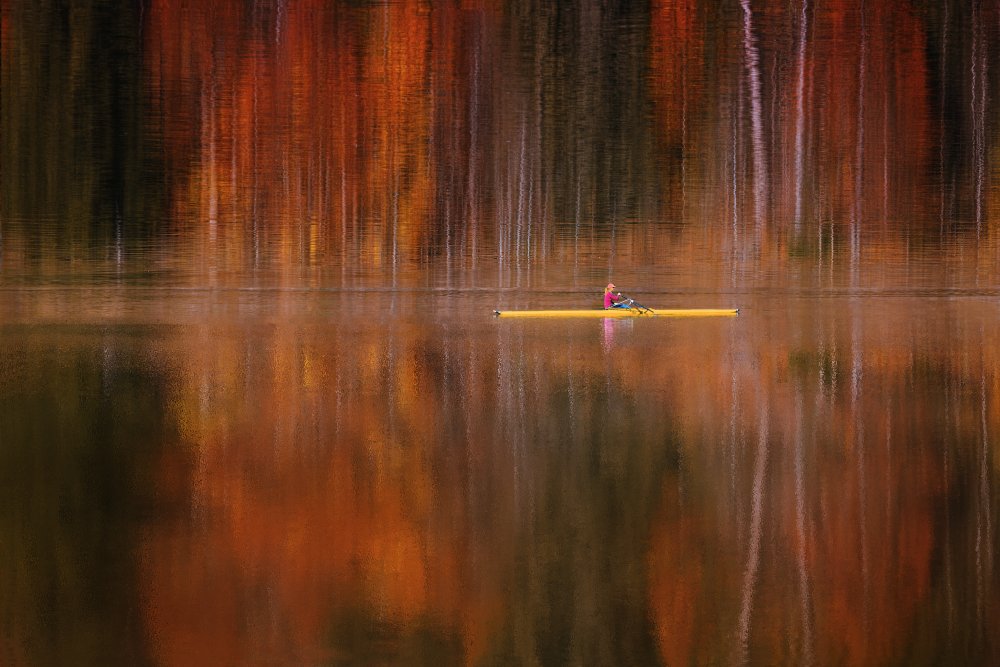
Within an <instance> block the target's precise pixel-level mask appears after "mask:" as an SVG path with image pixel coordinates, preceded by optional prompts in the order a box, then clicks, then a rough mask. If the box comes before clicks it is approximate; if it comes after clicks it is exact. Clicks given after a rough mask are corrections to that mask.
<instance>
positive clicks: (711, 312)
mask: <svg viewBox="0 0 1000 667" xmlns="http://www.w3.org/2000/svg"><path fill="white" fill-rule="evenodd" d="M493 314H494V315H495V316H496V317H615V318H623V317H736V316H737V315H739V314H740V309H739V308H667V309H658V310H654V309H652V308H645V309H642V310H640V309H637V308H608V309H607V310H604V309H603V308H601V309H594V310H494V311H493Z"/></svg>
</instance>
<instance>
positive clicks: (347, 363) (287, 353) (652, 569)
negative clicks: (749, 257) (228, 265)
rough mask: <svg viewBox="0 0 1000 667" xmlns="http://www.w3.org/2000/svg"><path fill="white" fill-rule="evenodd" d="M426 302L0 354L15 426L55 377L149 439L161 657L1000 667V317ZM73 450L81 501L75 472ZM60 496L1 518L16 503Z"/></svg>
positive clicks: (146, 476)
mask: <svg viewBox="0 0 1000 667" xmlns="http://www.w3.org/2000/svg"><path fill="white" fill-rule="evenodd" d="M425 296H426V297H427V298H426V299H425V302H424V303H421V302H420V301H418V300H406V301H398V299H399V297H398V295H395V296H394V295H392V294H391V293H383V294H381V295H373V296H370V297H369V299H370V301H369V303H370V304H371V306H372V309H371V315H370V316H367V317H366V316H363V315H359V314H358V313H357V312H352V308H351V306H352V303H353V297H352V296H351V295H343V294H339V295H338V294H336V293H327V294H315V293H307V292H298V293H283V294H279V295H276V294H275V293H273V292H267V293H264V294H258V295H256V296H253V297H248V296H247V295H246V294H242V295H240V294H233V293H227V292H217V293H214V294H213V296H212V297H211V298H210V299H207V300H206V301H202V302H197V301H192V300H191V299H192V297H191V295H190V294H187V293H182V294H180V295H175V296H174V297H172V299H164V298H163V295H162V294H159V295H158V297H157V298H156V299H152V300H150V301H149V302H144V303H143V302H140V303H136V304H134V306H135V311H133V314H132V316H137V314H136V313H138V316H141V317H147V314H145V313H144V309H146V308H150V307H153V308H155V307H160V306H161V305H162V303H163V302H164V301H168V302H169V301H172V306H173V308H174V310H176V311H178V312H184V310H185V309H184V308H183V306H184V305H185V304H186V305H187V307H188V309H187V310H188V312H191V313H193V315H191V316H190V318H189V319H188V320H187V321H186V322H184V323H180V324H174V325H170V326H163V325H155V326H142V325H130V324H127V323H126V322H124V321H121V322H120V323H119V324H114V323H113V322H114V318H109V317H107V316H105V317H102V318H101V320H102V322H103V324H101V325H99V326H96V327H95V326H94V325H88V324H86V323H81V324H79V325H76V326H77V328H76V329H67V326H69V325H59V324H48V325H46V324H35V325H30V326H32V327H34V328H33V329H32V330H33V332H34V334H33V338H32V340H35V341H37V342H38V347H34V346H33V345H34V344H29V343H27V342H26V341H28V340H29V339H27V338H25V336H24V334H23V331H21V330H20V329H19V328H18V327H19V326H28V325H18V324H16V322H15V323H9V324H8V325H7V326H6V327H5V328H4V329H2V330H0V334H2V335H3V338H4V341H5V345H4V349H5V350H7V351H9V352H8V353H7V354H6V355H5V357H6V362H5V363H4V364H3V365H2V368H3V369H4V371H3V376H2V379H3V382H2V383H0V386H2V387H3V388H4V394H5V395H6V396H9V397H13V399H15V400H14V405H13V407H11V410H14V409H16V406H17V400H16V397H17V396H18V395H19V394H18V391H17V390H16V389H15V387H16V386H22V387H25V388H27V389H28V391H37V390H32V389H30V388H31V387H36V388H37V387H40V386H41V385H42V384H44V382H46V380H45V379H44V377H43V373H44V372H45V368H46V367H47V364H48V363H50V361H51V360H52V359H54V358H58V357H57V355H58V356H61V357H63V358H66V357H77V358H79V359H80V360H81V362H82V363H81V364H80V365H78V366H76V367H75V369H74V368H70V369H68V370H67V371H64V374H66V373H68V374H66V375H65V377H66V382H65V386H66V387H67V388H69V387H72V386H74V385H81V386H82V385H86V384H89V383H91V382H92V380H90V379H88V378H94V377H95V376H96V377H97V378H100V377H103V378H104V379H103V380H101V382H103V383H104V385H105V389H103V390H101V391H103V393H104V394H105V395H107V396H109V397H110V399H111V400H113V401H114V402H115V403H116V404H119V407H118V408H117V409H118V410H119V411H120V412H121V414H122V415H127V414H132V415H135V416H134V417H133V418H132V420H133V421H135V422H136V423H137V424H138V425H139V430H137V431H134V432H131V435H129V436H128V441H127V442H123V443H121V444H122V445H128V446H129V447H130V448H131V449H133V450H134V452H135V453H134V454H132V455H130V457H128V458H121V457H120V456H118V455H116V457H113V458H111V459H109V460H108V464H109V465H110V466H111V467H112V468H113V470H110V471H107V472H108V473H109V474H115V475H118V476H121V477H123V478H124V479H125V480H132V481H131V482H126V483H127V484H130V485H131V484H136V485H138V484H142V485H143V486H142V488H139V487H137V488H135V489H133V490H132V491H130V493H132V494H137V497H139V498H146V500H143V501H141V502H142V504H143V506H145V507H148V509H146V510H143V511H142V512H140V513H139V514H137V515H126V516H121V517H118V518H114V516H112V517H111V518H108V517H105V518H104V519H103V521H104V522H108V521H111V522H112V523H111V527H112V528H114V530H116V531H118V532H120V533H121V534H122V535H123V539H125V541H126V543H125V544H123V549H124V551H123V554H132V557H131V558H134V568H133V575H132V578H127V579H126V582H125V587H126V589H131V587H133V586H134V590H133V594H132V596H133V599H134V600H135V604H136V605H137V609H136V613H137V614H138V615H139V618H140V619H141V626H142V632H141V635H140V636H141V637H144V638H145V639H143V640H137V641H138V644H139V646H141V647H144V648H143V650H145V651H148V653H149V655H150V658H151V659H152V660H153V661H155V662H157V663H159V664H185V665H188V664H234V663H247V662H259V661H265V662H267V661H273V662H279V663H315V662H324V661H338V660H346V661H352V660H354V661H362V662H367V661H371V660H374V661H389V662H403V663H412V662H426V661H432V660H436V661H443V662H445V663H452V664H454V663H465V664H483V663H485V664H494V663H508V664H509V663H526V662H532V661H535V660H540V661H542V662H551V661H554V660H555V661H561V660H570V661H574V660H579V661H583V662H589V661H591V660H592V659H593V661H594V662H600V663H611V662H616V661H618V660H620V659H622V657H623V656H628V657H629V658H635V659H636V660H639V661H642V662H657V661H663V662H665V663H666V664H675V663H682V664H684V663H689V662H695V663H705V662H719V661H721V662H729V661H736V662H743V661H746V662H748V663H750V664H756V663H758V662H768V661H771V660H773V659H775V657H776V656H777V657H778V659H779V660H780V661H783V662H784V661H787V662H794V663H805V662H810V661H815V662H817V663H820V664H823V663H827V662H837V663H843V664H885V663H887V662H896V661H899V660H901V659H904V657H905V656H907V655H911V654H912V652H913V651H917V650H919V651H921V652H923V654H925V655H926V656H927V659H928V661H929V662H935V661H936V657H940V656H949V655H951V656H954V655H989V654H990V652H991V651H995V650H996V645H995V638H994V636H993V634H992V633H991V632H990V631H989V628H991V627H993V626H994V625H995V623H996V620H997V615H998V613H1000V609H998V608H997V606H996V602H995V600H996V599H997V591H998V573H997V569H996V566H995V553H996V544H997V534H996V519H997V510H998V507H997V506H998V494H997V491H996V489H995V478H996V475H997V473H998V472H1000V456H998V453H997V451H998V448H997V446H996V427H995V425H996V424H998V423H1000V401H998V398H997V397H998V396H1000V386H998V382H1000V373H998V362H1000V359H998V358H997V355H996V350H997V349H1000V348H998V345H997V343H998V341H997V340H996V335H995V327H992V326H989V324H990V323H991V322H992V321H993V320H994V319H995V317H996V306H995V304H992V303H990V302H989V301H988V300H983V299H940V300H937V301H936V302H935V303H934V307H933V308H929V309H926V310H924V311H923V312H920V313H915V312H914V306H915V305H916V304H915V303H914V302H913V300H911V299H906V298H872V299H860V300H859V299H827V300H825V301H824V303H823V304H822V305H823V307H822V308H818V307H816V306H815V304H814V303H813V302H812V301H811V300H799V299H792V300H787V299H773V298H763V297H762V298H757V299H751V300H750V301H749V303H748V305H745V306H744V307H743V309H742V311H741V315H740V316H739V317H738V318H735V319H722V320H716V319H706V320H684V321H652V320H649V321H647V320H641V321H634V322H629V321H621V322H619V321H615V322H610V321H605V322H600V321H594V322H590V321H553V322H543V321H535V322H519V321H506V320H495V319H493V318H492V317H490V316H489V314H488V313H489V312H490V309H489V303H487V301H488V300H490V299H492V298H493V297H492V296H488V297H484V296H482V295H476V294H471V295H464V296H461V295H460V296H454V295H453V296H451V297H448V298H447V299H446V301H447V303H448V306H449V307H448V310H447V311H446V312H442V311H440V310H438V307H439V306H440V303H436V304H435V303H433V302H434V301H435V300H441V299H442V298H444V297H440V296H437V297H435V296H431V295H425ZM393 299H396V300H397V303H396V311H395V312H390V309H389V308H388V307H387V306H388V305H389V303H390V302H391V301H392V300H393ZM278 300H285V301H287V303H286V304H285V307H284V309H285V310H287V311H288V312H294V313H299V316H298V317H296V316H291V317H289V316H285V315H281V314H280V312H281V311H282V309H283V308H282V307H279V306H278V305H277V304H276V303H275V302H276V301H278ZM233 302H241V303H242V308H243V313H244V314H243V315H241V316H233V315H231V314H230V313H231V312H232V309H233V308H235V303H233ZM920 303H922V304H926V303H927V302H926V301H925V300H921V301H920ZM213 312H214V313H216V314H213ZM307 312H313V313H314V314H313V315H310V316H302V315H301V314H302V313H307ZM218 313H221V315H220V314H218ZM273 313H278V314H277V315H272V314H273ZM32 317H34V316H32ZM12 319H15V320H16V318H12ZM95 346H96V347H98V348H103V349H104V352H101V353H100V354H98V355H97V356H94V355H93V352H91V350H93V349H94V348H95ZM50 349H55V350H61V352H51V351H48V350H50ZM11 355H18V356H19V357H20V359H21V361H19V362H18V363H16V364H12V363H11V361H12V357H11ZM87 359H90V361H85V362H84V361H83V360H87ZM102 359H103V361H102ZM47 360H48V361H47ZM14 369H19V370H17V372H16V373H15V372H14ZM116 369H117V370H116ZM136 374H140V375H143V376H145V377H146V378H147V379H145V380H142V381H140V383H139V384H138V385H132V384H131V381H130V380H129V379H128V378H130V377H133V376H135V375H136ZM154 378H155V379H154ZM133 386H134V389H133ZM152 386H158V387H159V389H157V390H156V396H158V397H159V398H154V402H153V403H152V404H150V403H149V402H148V401H147V400H146V399H143V398H142V393H143V392H145V391H147V388H149V387H152ZM134 390H138V392H139V393H138V394H136V393H134ZM53 391H58V390H55V389H54V390H53ZM57 395H58V394H57ZM152 409H157V410H160V411H161V413H160V415H159V417H157V419H152V418H151V417H150V415H151V413H147V412H144V411H149V410H152ZM59 413H60V415H61V416H57V421H58V420H63V421H65V420H66V419H69V417H68V416H66V413H65V409H63V410H61V411H59ZM126 421H128V420H126ZM18 423H22V424H23V423H25V422H24V418H22V417H17V416H15V413H13V412H11V413H8V414H7V415H6V416H5V429H6V430H8V432H9V429H11V428H12V425H13V424H18ZM142 424H147V425H148V428H147V429H145V430H143V429H142ZM115 433H116V432H115V431H111V432H110V436H109V437H111V438H112V440H111V441H110V445H109V446H112V447H115V448H117V447H118V446H119V445H115V444H114V443H115V442H116V440H115V439H116V438H119V437H124V436H122V435H120V434H118V435H116V434H115ZM28 440H30V438H29V439H28ZM18 441H22V442H27V440H25V438H24V437H21V438H20V439H19V440H18ZM58 442H60V441H59V440H58V439H57V440H56V443H58ZM65 447H66V446H65V445H63V448H60V447H59V446H56V448H55V449H54V450H53V451H52V452H51V456H52V458H53V460H55V461H64V462H65V464H64V465H62V466H60V467H61V468H62V469H63V472H62V473H59V477H58V479H59V481H60V486H62V485H63V484H65V483H68V482H71V481H72V480H73V479H77V477H76V475H77V474H78V472H74V471H75V470H76V468H75V467H74V466H73V465H72V461H73V459H72V458H70V457H71V454H70V451H71V450H70V449H66V448H65ZM17 451H20V452H21V453H20V454H17V456H18V457H21V458H20V459H17V460H22V459H25V458H26V459H27V460H32V459H33V457H35V456H37V455H36V454H33V453H32V452H31V451H30V450H18V449H16V448H15V449H14V450H13V452H17ZM115 451H117V449H116V450H115ZM6 456H8V457H12V456H15V454H14V453H12V452H8V453H7V454H6ZM73 456H75V455H73ZM10 461H11V462H13V459H10ZM137 475H138V476H137ZM67 476H68V477H67ZM141 480H146V481H145V482H142V481H141ZM51 484H52V483H51V482H46V481H43V479H42V478H38V479H35V481H33V482H31V481H23V480H22V481H21V482H19V483H18V484H16V485H15V486H14V489H13V491H8V492H9V493H13V498H12V502H14V503H15V504H19V505H22V506H23V505H25V504H32V503H37V502H39V500H40V499H43V498H46V497H51V494H53V493H56V490H55V489H54V488H52V487H51ZM74 484H75V483H74ZM147 484H148V486H146V485H147ZM129 488H132V487H131V486H130V487H129ZM88 499H89V500H88ZM92 500H93V498H91V497H90V496H88V495H86V494H84V495H83V496H81V497H79V498H77V500H76V501H75V503H76V506H77V509H76V510H75V511H77V512H80V511H88V510H87V508H88V507H90V505H89V502H90V501H92ZM36 519H38V521H37V523H38V526H36V527H35V528H17V529H14V535H15V536H21V538H23V539H28V538H27V536H26V535H24V534H23V531H25V530H28V531H29V532H31V531H35V530H38V529H39V528H41V527H43V526H45V525H47V524H46V523H45V521H43V520H41V519H39V518H38V517H36ZM67 529H68V528H67V527H54V530H56V531H57V533H60V532H62V531H65V530H67ZM19 531H20V532H19ZM17 541H18V540H17V539H16V540H15V542H17ZM29 542H30V540H29ZM74 549H77V550H79V549H84V550H85V551H83V552H79V553H77V552H74ZM86 549H87V547H86V546H85V545H81V544H76V545H75V546H74V543H73V542H72V541H70V542H65V543H64V544H63V545H62V546H60V547H57V550H59V551H60V552H65V553H63V556H64V557H67V558H70V559H71V560H72V559H73V558H79V557H80V556H81V554H85V553H87V552H86ZM74 553H76V555H75V556H74ZM6 558H7V559H8V560H7V567H12V568H14V569H15V570H16V569H21V570H22V571H23V569H24V567H25V566H26V563H25V562H22V561H19V560H18V557H17V556H16V555H15V554H14V553H11V552H8V553H7V556H6ZM126 560H130V558H128V557H126ZM37 567H38V565H35V566H33V567H31V568H29V571H31V570H32V569H33V568H37ZM43 569H44V568H43ZM123 571H124V570H121V569H118V568H116V569H112V570H111V571H104V572H103V573H102V572H97V573H96V574H95V573H90V574H92V575H95V576H102V577H116V576H120V575H121V573H122V572H123ZM48 576H49V574H48V573H47V572H46V571H34V572H32V575H31V577H33V578H32V579H29V581H35V579H34V578H37V579H38V580H45V579H46V578H47V577H48ZM23 585H24V584H22V585H21V587H20V588H17V589H15V590H24V589H23ZM19 601H20V602H23V601H24V598H21V597H19V596H15V597H13V598H10V597H8V598H7V604H8V605H10V604H13V605H15V606H13V607H11V606H7V607H6V609H5V614H7V615H10V614H12V613H13V614H14V617H15V618H16V619H17V620H16V622H15V623H14V629H15V632H14V635H13V639H12V640H11V641H12V642H13V646H14V647H24V646H28V647H31V646H34V645H35V644H36V642H37V641H38V638H39V636H40V635H39V634H38V633H39V632H40V631H41V626H36V625H35V623H38V622H41V619H42V618H44V616H35V615H33V614H32V613H31V612H27V611H25V608H23V607H20V606H18V605H19V604H20V603H19ZM60 604H64V603H58V602H57V603H56V606H57V607H58V606H59V605H60ZM36 655H37V654H36ZM594 656H597V657H596V658H594Z"/></svg>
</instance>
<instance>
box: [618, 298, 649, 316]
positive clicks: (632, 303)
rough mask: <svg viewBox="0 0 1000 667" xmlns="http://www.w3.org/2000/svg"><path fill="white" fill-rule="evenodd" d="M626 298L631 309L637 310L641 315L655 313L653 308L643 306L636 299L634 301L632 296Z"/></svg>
mask: <svg viewBox="0 0 1000 667" xmlns="http://www.w3.org/2000/svg"><path fill="white" fill-rule="evenodd" d="M619 296H621V294H619ZM624 298H625V299H626V300H627V301H628V305H629V308H635V309H636V310H638V311H639V312H640V313H651V312H653V309H652V308H647V307H646V306H644V305H642V304H641V303H639V302H638V301H636V300H635V299H633V298H632V297H630V296H626V297H624Z"/></svg>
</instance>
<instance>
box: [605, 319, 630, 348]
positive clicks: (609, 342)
mask: <svg viewBox="0 0 1000 667" xmlns="http://www.w3.org/2000/svg"><path fill="white" fill-rule="evenodd" d="M601 322H602V332H603V336H602V340H601V346H602V347H603V348H604V352H605V353H609V352H611V350H612V348H613V347H614V345H615V336H618V337H619V339H620V338H621V335H622V332H624V331H626V330H628V329H631V328H632V320H631V319H615V318H612V317H606V318H604V319H603V320H601ZM619 342H620V341H619Z"/></svg>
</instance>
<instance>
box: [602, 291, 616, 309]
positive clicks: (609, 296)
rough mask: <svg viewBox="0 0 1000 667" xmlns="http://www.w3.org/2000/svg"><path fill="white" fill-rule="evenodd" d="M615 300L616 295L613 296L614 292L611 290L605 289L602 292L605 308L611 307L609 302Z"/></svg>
mask: <svg viewBox="0 0 1000 667" xmlns="http://www.w3.org/2000/svg"><path fill="white" fill-rule="evenodd" d="M617 300H618V297H617V296H615V294H614V292H611V291H610V290H609V291H607V292H605V293H604V307H605V308H610V307H611V302H612V301H617Z"/></svg>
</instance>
